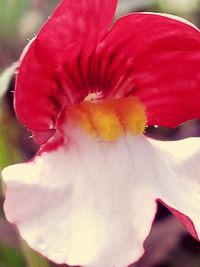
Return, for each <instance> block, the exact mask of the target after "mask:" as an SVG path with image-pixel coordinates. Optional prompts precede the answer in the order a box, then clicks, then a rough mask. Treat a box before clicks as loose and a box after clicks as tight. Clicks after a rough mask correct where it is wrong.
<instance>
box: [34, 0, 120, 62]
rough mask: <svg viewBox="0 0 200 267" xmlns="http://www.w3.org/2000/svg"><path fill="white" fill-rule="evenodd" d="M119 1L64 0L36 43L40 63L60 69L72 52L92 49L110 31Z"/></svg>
mask: <svg viewBox="0 0 200 267" xmlns="http://www.w3.org/2000/svg"><path fill="white" fill-rule="evenodd" d="M116 5H117V0H110V1H107V0H79V1H71V0H62V2H61V3H60V5H59V6H58V8H57V9H56V11H55V12H54V14H53V15H52V17H51V18H50V19H49V20H48V21H47V23H46V24H45V25H44V26H43V28H42V29H41V31H40V33H39V34H38V37H37V41H36V54H37V56H38V59H39V61H40V62H43V63H47V64H50V65H53V66H59V64H62V63H63V61H65V60H66V58H68V57H70V53H72V52H73V53H74V51H76V50H78V51H80V50H81V49H82V47H85V49H86V50H89V51H90V50H91V49H93V48H94V47H95V46H96V45H97V43H98V41H99V40H100V39H101V38H102V36H103V35H104V34H105V32H106V31H107V30H108V28H109V26H110V24H111V22H112V19H113V16H114V12H115V9H116Z"/></svg>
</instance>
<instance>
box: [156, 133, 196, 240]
mask: <svg viewBox="0 0 200 267" xmlns="http://www.w3.org/2000/svg"><path fill="white" fill-rule="evenodd" d="M151 143H152V144H153V146H155V147H156V148H157V149H158V150H160V151H159V154H160V156H161V157H162V158H163V162H164V164H165V165H166V166H168V167H169V168H170V169H169V171H168V172H167V173H166V174H165V178H164V179H162V181H159V182H158V186H157V188H158V195H157V196H158V199H159V200H160V201H161V202H162V203H163V204H164V205H165V206H166V207H167V208H168V209H169V210H170V211H171V212H172V213H173V214H174V215H175V216H176V217H177V218H178V220H179V221H180V222H181V223H182V225H183V226H184V227H185V228H186V229H187V230H188V231H189V232H190V234H191V235H193V236H194V237H195V238H196V239H199V237H200V206H199V203H200V166H199V160H200V138H188V139H185V140H181V141H173V142H160V141H154V140H151ZM170 173H171V174H170ZM169 174H170V175H169Z"/></svg>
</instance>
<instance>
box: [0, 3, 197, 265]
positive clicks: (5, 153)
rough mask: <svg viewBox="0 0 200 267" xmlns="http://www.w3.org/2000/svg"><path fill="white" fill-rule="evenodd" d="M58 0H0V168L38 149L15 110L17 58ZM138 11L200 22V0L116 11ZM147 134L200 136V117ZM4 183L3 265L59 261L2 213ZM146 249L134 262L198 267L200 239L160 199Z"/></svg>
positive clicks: (135, 5) (122, 7)
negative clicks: (40, 251)
mask: <svg viewBox="0 0 200 267" xmlns="http://www.w3.org/2000/svg"><path fill="white" fill-rule="evenodd" d="M108 1H109V0H108ZM58 3H59V1H58V0H28V1H27V0H0V170H1V169H2V168H3V167H5V166H7V165H9V164H11V163H16V162H21V161H24V160H27V159H30V158H31V157H32V156H33V155H34V153H35V152H36V151H37V146H36V145H35V144H34V143H33V141H32V139H31V138H30V133H28V132H27V131H26V130H25V129H24V128H23V127H22V126H21V125H20V123H19V122H18V121H17V120H16V118H15V115H14V112H13V105H12V102H13V89H14V75H13V73H14V68H15V64H14V63H16V62H17V60H18V58H19V56H20V54H21V52H22V49H23V47H24V46H25V45H26V44H27V42H28V40H30V39H31V38H32V37H33V36H34V35H35V34H37V31H38V29H39V28H40V26H41V25H42V23H43V22H44V21H45V20H46V19H47V17H48V15H50V14H51V12H52V10H53V9H54V8H55V6H56V5H57V4H58ZM134 11H153V12H164V13H171V14H175V15H179V16H182V17H184V18H186V19H188V20H190V21H192V22H193V23H194V24H196V25H200V0H121V1H119V5H118V9H117V15H116V17H118V16H121V15H124V14H125V13H127V12H134ZM13 64H14V65H13ZM147 134H148V135H151V136H153V137H155V138H159V139H169V140H174V139H181V138H185V137H188V136H200V123H199V121H192V122H189V123H187V124H186V125H183V126H181V127H179V128H178V129H175V130H170V129H166V128H150V129H147ZM0 189H1V194H0V267H53V266H54V267H56V266H61V265H55V264H53V263H51V262H49V261H47V260H46V259H45V258H43V257H42V256H40V255H38V254H37V253H35V252H33V251H32V250H31V249H29V248H28V247H27V245H26V244H25V242H24V241H22V240H21V239H20V237H19V235H18V233H17V230H16V229H15V227H14V226H13V225H10V224H9V223H8V222H7V221H6V220H5V218H4V214H3V209H2V205H3V186H1V188H0ZM145 249H146V252H145V255H144V256H143V257H142V259H141V260H140V261H139V262H138V263H137V264H135V265H132V267H133V266H134V267H200V244H199V243H198V242H197V241H195V240H194V239H193V238H192V237H190V236H189V235H188V234H187V233H186V232H185V231H184V229H183V228H182V226H181V225H180V224H179V223H178V222H177V220H176V219H175V218H174V217H172V216H171V214H170V213H169V212H168V211H167V210H166V208H164V207H163V206H161V205H159V209H158V214H157V217H156V222H155V223H154V225H153V228H152V231H151V234H150V236H149V237H148V239H147V241H146V242H145ZM63 267H64V265H63ZM105 267H106V266H105Z"/></svg>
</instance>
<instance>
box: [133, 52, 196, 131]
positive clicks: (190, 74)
mask: <svg viewBox="0 0 200 267" xmlns="http://www.w3.org/2000/svg"><path fill="white" fill-rule="evenodd" d="M135 68H136V69H135V83H136V84H137V87H138V88H137V91H136V94H137V95H138V96H139V98H140V99H141V100H142V102H143V103H145V105H146V111H147V116H148V124H149V125H161V126H166V127H176V126H177V125H179V124H181V123H183V122H185V121H187V120H190V119H195V118H199V117H200V106H199V103H200V75H199V69H200V50H194V51H178V52H176V51H174V52H172V51H170V52H165V53H160V54H159V53H157V54H154V55H150V56H147V57H146V58H145V59H144V60H143V61H141V62H140V63H139V64H138V65H136V66H135Z"/></svg>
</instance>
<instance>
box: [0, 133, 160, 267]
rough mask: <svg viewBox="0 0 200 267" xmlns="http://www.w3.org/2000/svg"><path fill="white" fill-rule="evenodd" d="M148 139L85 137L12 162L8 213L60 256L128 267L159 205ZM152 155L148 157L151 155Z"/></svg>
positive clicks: (42, 247)
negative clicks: (151, 176) (151, 174)
mask: <svg viewBox="0 0 200 267" xmlns="http://www.w3.org/2000/svg"><path fill="white" fill-rule="evenodd" d="M146 146H147V148H148V144H147V143H146V142H145V140H144V139H143V138H132V137H127V138H123V139H121V140H120V141H118V142H116V143H102V142H97V141H94V140H91V139H89V138H88V139H87V138H86V139H84V140H83V138H82V140H81V142H79V144H77V143H73V142H72V144H71V145H66V146H62V147H60V148H59V149H58V150H57V151H53V152H51V153H43V155H42V156H39V157H36V158H35V159H34V160H33V161H32V162H29V163H25V164H19V165H14V166H10V167H8V168H6V169H5V170H4V172H3V178H4V181H5V183H6V186H7V191H6V202H5V213H6V215H7V218H8V220H9V221H11V222H14V223H17V225H18V228H19V230H20V232H21V235H22V236H23V237H24V239H26V240H27V242H28V243H29V245H30V246H31V247H33V248H34V249H36V250H38V251H39V252H41V253H42V254H44V255H46V256H47V257H49V258H50V259H51V260H53V261H56V262H58V263H61V262H65V263H68V264H71V265H77V264H79V265H82V266H92V267H96V266H97V267H113V266H116V267H117V266H121V267H122V266H123V267H124V266H127V265H128V264H130V263H131V262H133V261H134V260H136V259H138V257H140V256H141V254H142V253H143V246H142V245H143V241H144V239H145V238H146V236H147V235H148V233H149V231H150V228H151V223H152V220H153V218H154V214H155V211H156V203H155V201H154V197H153V196H154V194H153V191H152V189H151V188H149V187H148V186H147V184H146V182H145V180H144V178H147V179H148V172H147V170H148V167H147V169H144V168H143V166H144V162H145V161H144V157H146V156H145V155H144V153H145V149H146ZM147 157H148V156H147Z"/></svg>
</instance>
